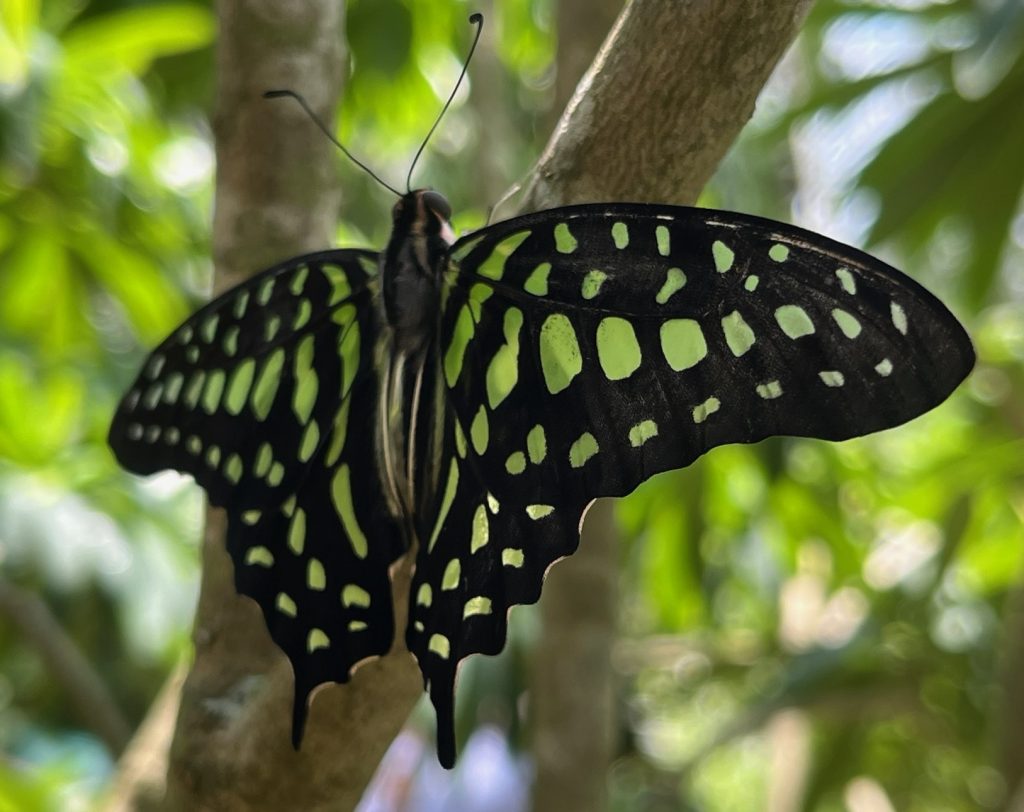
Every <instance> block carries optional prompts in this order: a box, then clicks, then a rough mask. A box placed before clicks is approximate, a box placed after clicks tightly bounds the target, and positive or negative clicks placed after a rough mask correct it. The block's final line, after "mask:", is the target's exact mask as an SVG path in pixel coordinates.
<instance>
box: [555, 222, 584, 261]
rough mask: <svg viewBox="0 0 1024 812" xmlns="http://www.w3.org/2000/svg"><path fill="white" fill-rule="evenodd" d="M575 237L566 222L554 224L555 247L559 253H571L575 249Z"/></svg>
mask: <svg viewBox="0 0 1024 812" xmlns="http://www.w3.org/2000/svg"><path fill="white" fill-rule="evenodd" d="M577 245H578V243H577V242H576V238H575V237H574V236H573V234H572V232H571V231H570V230H569V224H568V223H559V224H558V225H557V226H555V249H556V250H557V251H558V253H560V254H571V253H572V252H573V251H575V250H576V246H577Z"/></svg>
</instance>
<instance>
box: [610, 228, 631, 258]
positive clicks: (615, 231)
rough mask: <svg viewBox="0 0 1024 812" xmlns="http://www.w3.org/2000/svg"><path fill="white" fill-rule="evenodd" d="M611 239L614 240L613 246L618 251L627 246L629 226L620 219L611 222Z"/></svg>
mask: <svg viewBox="0 0 1024 812" xmlns="http://www.w3.org/2000/svg"><path fill="white" fill-rule="evenodd" d="M612 239H613V240H614V241H615V247H616V248H618V249H619V250H620V251H621V250H622V249H624V248H627V247H629V226H627V225H626V224H625V223H623V222H622V221H618V222H616V223H613V224H612Z"/></svg>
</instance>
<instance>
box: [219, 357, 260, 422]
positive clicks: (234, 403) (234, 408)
mask: <svg viewBox="0 0 1024 812" xmlns="http://www.w3.org/2000/svg"><path fill="white" fill-rule="evenodd" d="M255 373H256V362H255V361H254V360H253V359H252V358H246V359H245V360H244V361H242V363H241V364H239V365H238V366H237V367H236V368H235V371H234V372H233V373H232V375H231V381H230V382H229V383H228V394H227V397H226V398H225V399H224V408H225V409H227V410H228V412H229V413H230V414H239V413H240V412H241V411H242V407H243V406H245V402H246V401H247V400H248V399H249V390H250V389H252V380H253V376H254V375H255Z"/></svg>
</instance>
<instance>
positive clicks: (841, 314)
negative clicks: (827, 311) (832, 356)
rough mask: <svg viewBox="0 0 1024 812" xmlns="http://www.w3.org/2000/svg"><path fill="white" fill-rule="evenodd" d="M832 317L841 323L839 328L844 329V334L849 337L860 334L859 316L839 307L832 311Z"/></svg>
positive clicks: (837, 322)
mask: <svg viewBox="0 0 1024 812" xmlns="http://www.w3.org/2000/svg"><path fill="white" fill-rule="evenodd" d="M832 318H833V319H835V322H836V324H838V325H839V329H840V330H842V331H843V335H844V336H846V337H847V338H856V337H857V336H859V335H860V331H861V326H860V322H859V321H857V318H856V317H855V316H853V315H852V314H850V313H847V312H846V311H845V310H840V309H839V308H838V307H837V308H835V309H834V310H833V311H832Z"/></svg>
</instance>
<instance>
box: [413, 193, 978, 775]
mask: <svg viewBox="0 0 1024 812" xmlns="http://www.w3.org/2000/svg"><path fill="white" fill-rule="evenodd" d="M452 260H453V262H452V268H451V271H450V272H449V273H448V275H447V276H446V290H445V306H444V310H443V314H442V320H441V331H440V347H439V352H441V353H442V354H443V358H442V361H441V363H442V366H443V373H444V377H445V385H446V387H447V393H448V402H449V406H450V409H449V415H448V417H447V419H448V420H449V422H450V424H451V425H450V429H449V440H448V444H447V446H446V448H447V451H446V452H445V454H444V460H443V462H442V468H447V470H448V471H449V474H448V477H447V480H446V485H445V488H444V489H443V490H441V491H440V492H439V495H438V503H437V506H436V509H435V512H434V515H435V517H436V519H435V525H436V534H435V536H436V538H435V539H433V541H434V543H433V544H426V545H423V546H422V547H421V549H420V552H419V559H418V562H417V570H416V580H415V582H414V585H413V589H414V599H415V600H414V602H413V603H412V606H411V608H410V624H409V627H408V631H407V642H408V645H409V648H410V650H411V651H413V653H414V654H415V655H416V657H417V658H418V660H419V662H420V666H421V668H422V670H423V673H424V676H425V678H426V680H427V682H428V686H429V688H430V691H431V697H432V699H433V702H434V704H435V706H436V707H437V710H438V717H439V753H440V755H441V759H442V763H444V762H445V761H446V759H448V760H454V736H453V733H452V728H451V716H452V690H453V681H454V677H455V671H456V667H457V665H458V662H459V661H460V660H461V659H462V658H464V657H466V656H468V655H469V654H472V653H476V652H483V653H495V652H497V651H499V650H500V649H501V648H502V647H503V645H504V639H505V633H506V615H507V610H508V608H509V607H510V606H511V605H512V604H515V603H530V602H533V601H535V600H537V598H538V597H539V595H540V588H541V583H542V580H543V576H544V572H545V571H546V569H547V567H548V566H550V564H551V563H552V562H553V561H555V560H557V559H558V558H561V557H563V556H566V555H569V554H571V553H572V552H573V551H574V550H575V548H576V546H577V544H578V541H579V527H580V522H581V519H582V516H583V513H584V511H585V509H586V507H587V505H588V504H589V503H590V501H591V500H593V499H594V498H596V497H599V496H618V495H623V494H626V493H629V492H630V491H632V490H633V489H634V488H635V487H636V486H637V485H638V484H639V483H640V482H642V481H643V480H645V479H647V478H648V477H650V476H652V475H653V474H656V473H658V472H660V471H665V470H669V469H672V468H680V467H683V466H686V465H688V464H690V463H691V462H693V461H694V460H695V459H696V458H697V457H698V456H700V455H701V454H703V453H705V452H706V451H708V450H710V449H711V448H714V447H715V446H718V445H723V444H725V443H737V442H740V443H750V442H755V441H757V440H761V439H763V438H765V437H768V436H771V435H795V436H805V437H819V438H823V439H830V440H843V439H847V438H850V437H856V436H860V435H863V434H868V433H871V432H874V431H878V430H881V429H885V428H889V427H892V426H896V425H899V424H901V423H903V422H905V421H907V420H910V419H912V418H914V417H916V416H918V415H920V414H922V413H924V412H926V411H928V410H929V409H931V408H933V407H934V406H936V405H938V404H939V403H941V402H942V401H943V400H944V399H945V398H946V397H947V396H948V395H949V394H950V393H951V392H952V391H953V389H954V388H955V387H956V386H957V385H958V384H959V383H960V381H962V380H963V378H964V377H965V376H966V375H967V373H968V372H969V371H970V369H971V367H972V366H973V363H974V352H973V349H972V347H971V343H970V340H969V338H968V337H967V335H966V333H965V332H964V330H963V328H962V327H961V326H960V324H959V323H958V322H957V320H956V319H955V318H954V317H953V316H952V314H950V313H949V311H948V310H947V309H946V308H945V307H944V306H943V305H942V304H941V303H940V302H939V301H938V300H937V299H935V297H933V296H932V295H931V294H930V293H928V292H927V291H925V290H924V289H923V288H922V287H921V286H919V285H918V284H917V283H915V282H914V281H913V280H911V279H909V278H908V277H906V276H904V275H903V274H901V273H899V272H898V271H896V270H894V269H893V268H891V267H889V266H888V265H886V264H885V263H883V262H880V261H879V260H877V259H874V258H873V257H870V256H868V255H867V254H864V253H862V252H860V251H858V250H856V249H853V248H850V247H848V246H844V245H841V244H839V243H836V242H834V241H832V240H829V239H827V238H824V237H821V236H819V235H816V234H812V233H810V232H807V231H804V230H802V229H799V228H796V227H793V226H788V225H784V224H781V223H776V222H772V221H768V220H763V219H760V218H756V217H750V216H745V215H739V214H732V213H727V212H718V211H711V210H704V209H691V208H678V207H667V206H639V205H628V204H607V205H588V206H577V207H569V208H565V209H557V210H553V211H548V212H540V213H537V214H533V215H527V216H525V217H521V218H517V219H514V220H510V221H508V222H505V223H500V224H497V225H495V226H492V227H489V228H486V229H484V230H482V231H480V232H477V233H475V234H472V235H470V236H468V237H466V238H464V239H462V240H460V241H459V242H458V243H456V244H455V245H454V246H453V249H452ZM449 763H450V761H449Z"/></svg>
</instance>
